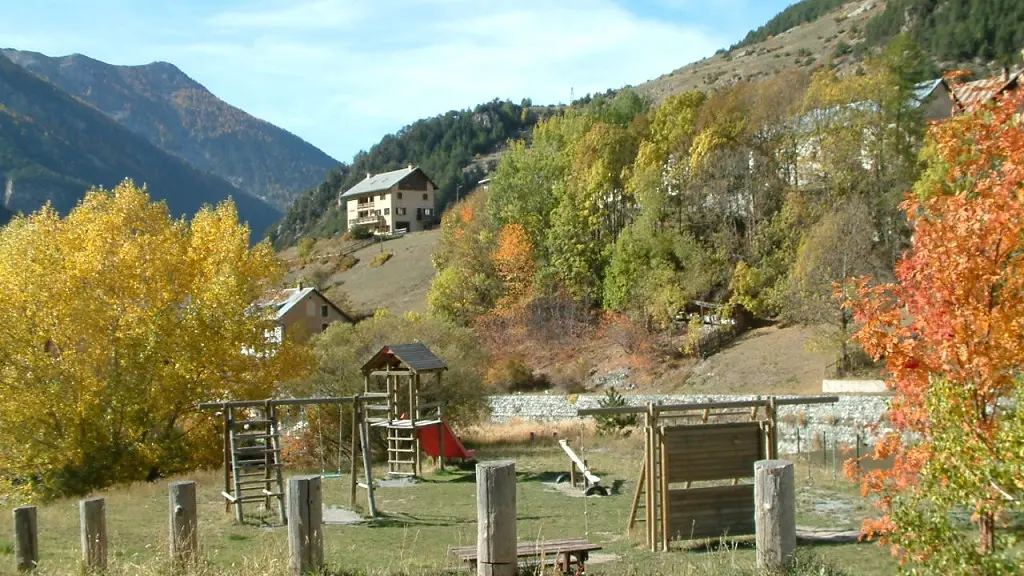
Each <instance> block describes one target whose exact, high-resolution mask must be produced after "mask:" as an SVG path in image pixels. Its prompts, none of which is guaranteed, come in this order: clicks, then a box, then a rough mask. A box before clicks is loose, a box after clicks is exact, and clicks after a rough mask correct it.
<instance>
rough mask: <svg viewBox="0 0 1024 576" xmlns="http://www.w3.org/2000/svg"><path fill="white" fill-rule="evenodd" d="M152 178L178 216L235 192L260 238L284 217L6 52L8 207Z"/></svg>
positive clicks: (3, 105)
mask: <svg viewBox="0 0 1024 576" xmlns="http://www.w3.org/2000/svg"><path fill="white" fill-rule="evenodd" d="M125 178H132V179H134V180H135V181H136V182H137V183H139V184H142V183H145V184H147V185H148V187H149V193H150V195H151V196H152V197H153V198H154V199H158V200H167V203H168V206H169V207H170V209H171V211H172V212H173V213H174V214H176V215H181V214H191V213H193V212H195V211H196V210H198V209H199V208H200V207H201V206H202V205H203V204H215V203H217V202H219V201H221V200H223V199H225V198H227V197H228V196H233V197H234V200H235V202H236V203H237V205H238V212H239V215H240V216H241V217H242V219H244V220H246V221H248V222H249V224H250V226H251V227H252V230H253V233H254V234H253V235H254V236H255V237H261V236H262V234H263V232H264V230H266V228H267V226H269V225H270V224H271V223H272V222H274V221H275V220H276V219H277V218H278V217H279V214H280V213H279V212H277V210H275V209H274V208H273V207H271V206H270V205H268V204H266V203H265V202H263V201H262V200H260V199H258V198H255V197H253V196H249V195H248V194H245V193H243V192H241V191H239V190H238V189H237V188H235V187H233V186H232V185H231V184H229V183H228V182H226V181H224V180H222V179H220V178H218V177H216V176H214V175H212V174H208V173H205V172H202V171H200V170H198V169H196V168H195V167H193V166H192V165H190V164H189V163H187V162H185V161H184V160H182V159H181V158H178V157H176V156H172V155H170V154H168V153H166V152H164V151H163V150H160V149H159V148H157V147H156V146H154V145H152V144H150V143H149V142H148V141H147V140H145V139H144V138H142V137H141V136H138V135H136V134H133V133H132V132H130V131H128V130H127V129H126V128H124V127H122V126H121V125H119V124H118V123H116V122H114V121H113V120H111V119H110V118H108V117H107V116H105V115H104V114H103V113H101V112H99V111H98V110H96V109H95V108H93V107H91V106H89V105H87V104H84V103H82V102H81V101H79V100H76V99H75V98H74V97H72V96H71V95H69V94H67V93H66V92H63V91H62V90H60V89H59V88H57V87H56V86H54V85H53V84H50V83H49V82H47V81H45V80H43V79H42V78H40V77H38V76H36V75H34V74H32V73H30V72H28V71H26V70H25V69H24V68H22V67H20V66H18V65H17V64H15V63H13V62H11V61H10V60H9V59H7V58H6V57H4V56H2V55H0V180H2V182H3V183H4V196H3V202H2V204H3V206H4V207H5V208H6V209H7V210H10V211H12V212H25V213H28V212H32V211H35V210H37V209H39V208H40V207H41V206H43V205H44V204H45V203H46V202H52V203H53V206H54V207H55V208H57V209H58V210H60V211H61V212H66V211H68V210H70V209H71V208H72V207H73V206H74V205H75V204H76V203H77V202H78V201H79V200H80V199H81V198H82V196H84V194H85V191H86V190H87V189H88V188H89V187H91V186H94V185H102V186H104V187H108V188H110V187H113V186H114V185H115V184H117V183H118V182H120V181H122V180H123V179H125Z"/></svg>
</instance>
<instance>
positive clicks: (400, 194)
mask: <svg viewBox="0 0 1024 576" xmlns="http://www.w3.org/2000/svg"><path fill="white" fill-rule="evenodd" d="M398 199H399V200H401V199H402V193H401V192H399V193H398Z"/></svg>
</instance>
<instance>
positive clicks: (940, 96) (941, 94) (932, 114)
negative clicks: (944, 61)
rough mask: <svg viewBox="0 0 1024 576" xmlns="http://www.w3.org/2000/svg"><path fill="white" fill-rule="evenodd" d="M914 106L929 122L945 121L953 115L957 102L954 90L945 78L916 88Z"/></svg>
mask: <svg viewBox="0 0 1024 576" xmlns="http://www.w3.org/2000/svg"><path fill="white" fill-rule="evenodd" d="M912 106H914V107H916V108H917V109H919V110H920V111H921V117H922V118H924V119H925V120H927V121H934V120H943V119H945V118H949V117H950V116H952V115H953V111H954V109H955V107H956V102H955V100H954V98H953V88H952V87H951V86H950V84H949V82H947V81H946V79H945V78H936V79H934V80H928V81H926V82H921V83H919V84H916V85H915V86H914V94H913V102H912Z"/></svg>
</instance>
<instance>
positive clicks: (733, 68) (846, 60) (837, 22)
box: [638, 0, 1024, 100]
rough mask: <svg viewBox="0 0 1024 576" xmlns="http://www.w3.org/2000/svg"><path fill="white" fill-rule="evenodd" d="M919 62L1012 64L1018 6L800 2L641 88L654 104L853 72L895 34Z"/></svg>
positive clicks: (1018, 35)
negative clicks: (783, 78) (912, 45)
mask: <svg viewBox="0 0 1024 576" xmlns="http://www.w3.org/2000/svg"><path fill="white" fill-rule="evenodd" d="M900 33H906V34H907V35H908V36H910V37H911V38H912V39H913V40H915V41H916V42H917V44H918V45H919V46H920V47H921V49H922V53H923V54H924V55H925V56H926V57H927V61H926V62H923V63H922V65H923V69H924V71H925V72H926V74H929V75H931V76H932V77H937V76H938V75H939V73H940V72H941V71H942V70H951V69H958V68H960V69H969V70H972V71H974V72H975V73H976V74H977V75H987V74H988V73H991V72H994V71H996V69H998V68H999V67H1000V66H1003V65H1014V64H1019V63H1020V60H1021V49H1022V48H1024V2H1021V1H1020V0H855V1H843V0H803V1H802V2H797V3H794V4H792V5H790V6H789V7H787V8H786V9H785V10H783V11H782V12H780V13H779V14H778V15H776V16H775V17H774V18H772V19H771V20H769V21H768V22H767V23H765V24H764V25H763V26H761V27H759V28H757V29H756V30H751V31H750V32H749V33H748V34H747V35H746V37H745V38H744V39H743V40H741V41H740V42H737V43H736V44H734V45H732V46H731V47H730V48H729V49H722V50H719V51H718V53H716V54H715V55H714V56H712V57H710V58H704V59H702V60H699V61H697V62H693V63H691V64H687V65H686V66H683V67H682V68H679V69H677V70H675V71H673V72H671V73H669V74H665V75H663V76H661V77H659V78H656V79H654V80H651V81H649V82H645V83H644V84H641V85H640V86H639V87H638V89H639V90H640V91H641V92H645V93H647V94H650V95H651V96H652V97H653V98H654V99H655V100H661V99H663V98H665V97H666V96H668V95H670V94H674V93H676V92H681V91H684V90H692V89H698V90H714V89H717V88H722V87H725V86H730V85H733V84H736V83H737V82H742V81H757V80H763V79H765V78H768V77H771V76H774V75H775V74H777V73H779V72H782V71H783V70H787V69H793V68H801V69H804V70H807V71H812V70H815V69H817V68H820V67H824V66H831V67H836V68H839V69H840V71H841V72H842V71H845V70H852V69H855V68H856V66H857V64H858V63H859V62H861V61H862V60H863V59H864V57H865V56H867V55H869V54H872V53H875V52H877V51H879V50H880V49H881V48H883V47H884V46H885V45H887V44H888V43H889V41H891V40H892V39H893V38H894V37H895V36H896V35H897V34H900Z"/></svg>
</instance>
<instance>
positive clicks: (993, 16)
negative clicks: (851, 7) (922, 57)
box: [866, 0, 1024, 65]
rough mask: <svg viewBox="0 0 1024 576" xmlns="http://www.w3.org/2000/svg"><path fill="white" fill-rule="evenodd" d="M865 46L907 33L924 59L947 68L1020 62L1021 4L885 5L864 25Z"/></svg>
mask: <svg viewBox="0 0 1024 576" xmlns="http://www.w3.org/2000/svg"><path fill="white" fill-rule="evenodd" d="M866 32H867V40H868V42H870V43H883V42H887V41H888V40H889V39H891V38H892V37H893V36H895V35H896V34H899V33H900V32H909V33H910V35H911V36H912V37H913V38H914V39H915V40H916V41H917V43H918V44H920V45H921V47H922V48H923V49H924V51H925V52H926V53H928V54H931V55H932V56H933V57H935V58H936V59H937V60H939V61H942V62H951V63H966V62H972V63H975V64H979V63H980V64H985V63H989V62H995V63H997V64H1001V65H1005V64H1012V63H1014V62H1017V61H1019V60H1020V57H1021V49H1022V48H1024V2H1021V1H1020V0H982V1H979V0H889V2H888V4H887V5H886V6H885V10H883V11H882V12H881V13H880V14H878V15H877V16H876V17H874V18H872V20H871V21H870V22H868V25H867V30H866Z"/></svg>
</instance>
